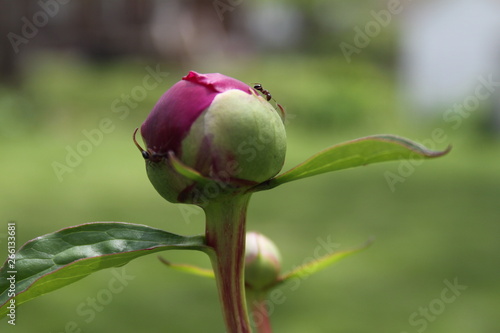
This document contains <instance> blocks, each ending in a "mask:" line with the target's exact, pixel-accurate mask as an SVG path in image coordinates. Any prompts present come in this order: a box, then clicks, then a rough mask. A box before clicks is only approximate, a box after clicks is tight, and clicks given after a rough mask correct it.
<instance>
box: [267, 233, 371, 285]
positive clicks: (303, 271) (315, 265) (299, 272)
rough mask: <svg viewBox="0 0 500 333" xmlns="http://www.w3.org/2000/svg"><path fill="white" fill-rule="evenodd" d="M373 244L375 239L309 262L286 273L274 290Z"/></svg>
mask: <svg viewBox="0 0 500 333" xmlns="http://www.w3.org/2000/svg"><path fill="white" fill-rule="evenodd" d="M372 243H373V239H370V240H368V241H367V242H366V243H365V244H363V245H361V246H359V247H356V248H353V249H349V250H344V251H337V252H333V253H331V254H327V255H325V256H323V257H321V258H319V259H316V260H313V261H311V262H308V263H307V264H304V265H302V266H299V267H297V268H295V269H294V270H292V271H291V272H289V273H286V274H284V275H282V276H280V278H279V280H278V281H277V282H276V283H275V284H274V285H273V286H272V288H275V287H276V286H278V285H280V284H283V283H286V282H287V281H288V280H290V279H294V278H300V279H303V278H305V277H308V276H310V275H312V274H314V273H316V272H319V271H320V270H323V269H325V268H327V267H329V266H331V265H333V264H335V263H337V262H338V261H340V260H342V259H344V258H346V257H348V256H350V255H352V254H354V253H357V252H360V251H362V250H364V249H366V248H367V247H368V246H370V245H371V244H372Z"/></svg>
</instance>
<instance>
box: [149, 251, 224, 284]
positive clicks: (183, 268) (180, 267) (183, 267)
mask: <svg viewBox="0 0 500 333" xmlns="http://www.w3.org/2000/svg"><path fill="white" fill-rule="evenodd" d="M158 259H160V261H161V262H162V263H164V264H165V265H166V266H168V267H170V268H173V269H175V270H177V271H180V272H184V273H188V274H193V275H197V276H202V277H208V278H212V279H215V274H214V271H213V270H211V269H205V268H201V267H197V266H194V265H189V264H173V263H171V262H170V261H168V260H166V259H164V258H162V257H160V256H159V257H158Z"/></svg>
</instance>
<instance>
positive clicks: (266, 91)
mask: <svg viewBox="0 0 500 333" xmlns="http://www.w3.org/2000/svg"><path fill="white" fill-rule="evenodd" d="M253 88H254V89H255V90H258V91H260V92H261V93H262V94H263V95H264V96H266V99H267V101H268V102H269V101H270V100H271V99H272V98H273V96H271V93H270V92H269V90H266V89H264V88H263V87H262V84H260V83H256V84H254V86H253Z"/></svg>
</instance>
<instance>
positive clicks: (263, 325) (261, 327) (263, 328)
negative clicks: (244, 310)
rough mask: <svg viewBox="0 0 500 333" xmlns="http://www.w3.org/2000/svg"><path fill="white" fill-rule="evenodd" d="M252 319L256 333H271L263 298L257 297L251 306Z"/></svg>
mask: <svg viewBox="0 0 500 333" xmlns="http://www.w3.org/2000/svg"><path fill="white" fill-rule="evenodd" d="M251 311H252V318H253V322H254V324H255V328H256V329H257V332H258V333H272V329H271V321H270V320H269V312H268V311H267V306H266V302H265V297H263V298H260V297H257V298H256V299H254V300H253V301H252V304H251Z"/></svg>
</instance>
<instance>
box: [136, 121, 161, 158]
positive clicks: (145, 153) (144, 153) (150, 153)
mask: <svg viewBox="0 0 500 333" xmlns="http://www.w3.org/2000/svg"><path fill="white" fill-rule="evenodd" d="M138 130H139V129H138V128H136V129H135V131H134V135H133V136H132V137H133V139H134V143H135V145H136V147H137V148H138V149H139V151H140V152H141V154H142V157H144V159H145V160H150V161H151V162H158V161H159V160H160V159H161V157H162V156H161V155H160V154H157V153H155V152H154V151H151V150H150V149H148V150H144V149H143V148H142V147H141V146H140V145H139V143H138V142H137V140H136V139H135V135H136V134H137V131H138Z"/></svg>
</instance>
